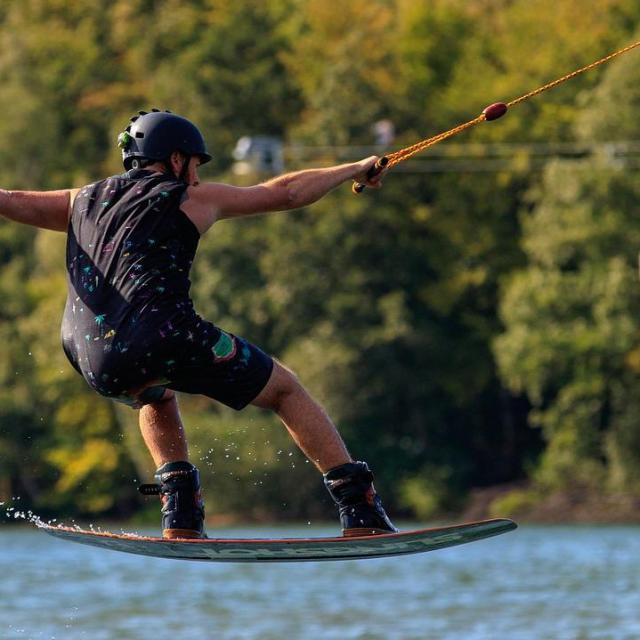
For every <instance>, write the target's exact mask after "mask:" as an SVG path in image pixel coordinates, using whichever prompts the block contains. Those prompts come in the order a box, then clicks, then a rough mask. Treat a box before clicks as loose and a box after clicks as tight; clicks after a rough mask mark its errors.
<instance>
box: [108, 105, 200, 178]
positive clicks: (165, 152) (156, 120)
mask: <svg viewBox="0 0 640 640" xmlns="http://www.w3.org/2000/svg"><path fill="white" fill-rule="evenodd" d="M118 146H119V147H120V148H121V149H122V162H123V163H124V168H125V169H127V171H128V170H129V169H131V168H132V166H133V165H134V160H135V159H140V161H141V162H140V163H139V166H144V164H146V163H145V162H144V160H147V161H149V160H153V161H159V160H166V159H167V158H169V156H170V155H171V154H172V153H173V152H174V151H181V152H182V153H184V154H185V155H187V156H200V158H201V162H202V164H204V163H205V162H209V160H211V155H210V154H209V152H208V151H207V145H206V144H205V141H204V138H203V137H202V134H201V133H200V131H199V129H198V127H196V125H195V124H193V122H190V121H189V120H187V119H186V118H182V117H181V116H177V115H176V114H174V113H171V112H170V111H160V110H158V109H152V111H151V113H147V112H146V111H140V115H137V116H134V117H133V118H131V124H130V125H129V126H128V127H127V128H126V129H125V130H124V131H123V132H122V133H121V134H120V135H119V136H118ZM136 164H138V163H136Z"/></svg>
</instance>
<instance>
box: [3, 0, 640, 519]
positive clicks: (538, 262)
mask: <svg viewBox="0 0 640 640" xmlns="http://www.w3.org/2000/svg"><path fill="white" fill-rule="evenodd" d="M639 20H640V6H639V5H638V3H637V2H632V1H630V0H601V1H600V2H599V3H598V4H597V7H596V6H595V5H594V6H593V7H589V8H585V6H584V3H583V2H581V0H533V1H525V0H516V1H511V0H428V1H426V2H420V3H418V2H413V1H412V0H345V1H344V2H342V3H340V9H339V10H336V7H335V5H334V4H333V3H328V2H326V1H325V0H271V1H270V2H268V3H263V2H254V1H253V0H233V1H231V0H189V1H188V2H183V1H180V2H178V1H177V0H109V1H108V2H107V1H106V0H95V1H93V2H79V3H69V2H65V1H63V0H3V2H2V4H1V5H0V104H1V105H2V113H3V117H2V119H0V158H1V160H2V161H1V162H0V185H2V186H3V187H4V188H7V189H55V188H67V187H73V186H81V185H83V184H85V183H87V182H90V181H92V180H95V179H99V178H101V177H104V176H105V175H111V174H114V173H119V172H120V171H121V168H120V159H119V153H118V151H117V149H116V146H115V139H116V136H117V134H118V132H119V131H121V130H122V129H123V128H124V126H125V125H126V123H127V122H128V119H129V117H130V116H131V115H132V114H133V113H135V112H136V111H137V110H139V109H148V108H150V107H154V106H155V107H160V108H163V109H164V108H167V109H171V110H172V111H174V112H177V113H180V114H182V115H185V116H187V117H189V118H191V119H193V120H194V121H195V122H196V123H197V124H198V125H199V126H200V127H201V129H202V130H203V132H204V133H205V136H206V138H207V140H208V143H209V148H210V149H211V150H212V151H213V153H214V156H215V159H214V162H212V163H211V164H210V165H207V173H206V174H205V175H204V178H205V179H209V180H221V181H230V182H234V183H236V184H246V183H248V182H250V181H260V180H262V179H265V178H267V177H269V176H268V175H261V174H259V173H255V172H254V173H250V174H249V175H246V172H245V175H242V176H238V175H236V174H235V173H234V172H233V157H232V152H233V149H234V146H235V144H236V142H237V140H238V139H239V138H241V137H242V136H261V135H268V136H275V137H277V138H280V139H281V140H282V141H283V143H284V159H285V168H286V170H295V169H300V168H304V167H309V166H318V165H326V164H330V163H335V162H342V161H347V160H357V159H360V158H361V157H364V156H367V155H371V154H372V153H378V154H381V153H383V152H384V151H385V150H386V147H385V146H383V145H382V144H381V143H380V140H379V139H378V141H377V142H376V136H375V134H374V131H373V129H372V127H373V125H374V123H376V122H380V121H384V120H388V121H391V122H392V123H393V127H394V129H395V132H396V137H395V139H394V140H392V141H389V140H387V142H390V144H391V146H390V150H393V149H395V148H398V147H400V146H403V145H405V144H409V143H412V142H415V141H416V140H417V139H420V138H423V137H426V136H428V135H433V134H435V133H438V132H440V131H442V130H444V129H447V128H450V127H452V126H455V125H457V124H459V123H460V122H464V121H466V120H469V119H470V118H472V117H474V116H475V115H477V114H478V113H479V112H480V111H481V110H482V109H483V108H484V107H485V106H486V105H487V104H489V103H491V102H495V101H497V100H503V101H508V100H510V99H512V98H514V97H517V96H519V95H521V94H523V93H526V92H527V91H529V90H531V89H534V88H535V87H537V86H539V85H541V84H544V83H546V82H548V81H550V80H552V79H555V78H556V77H559V76H560V75H563V74H565V73H567V72H569V71H572V70H574V69H576V68H578V67H581V66H583V65H585V64H588V63H589V62H592V61H594V60H595V59H597V58H599V57H601V56H603V55H605V54H606V53H608V52H610V51H613V50H614V49H616V48H620V47H622V46H624V45H626V44H627V43H629V42H631V41H633V40H634V39H637V38H638V32H637V24H638V21H639ZM638 55H640V54H638V53H637V52H632V53H629V54H627V55H626V56H624V57H622V58H620V59H618V60H616V61H615V62H613V63H611V64H609V65H605V66H604V67H601V68H599V69H598V70H596V71H593V72H590V73H588V74H584V75H582V76H580V77H578V78H576V79H574V80H572V81H571V82H569V83H567V84H564V85H562V86H561V87H559V88H557V89H555V90H553V91H551V92H548V93H545V94H543V95H542V96H539V97H537V98H535V99H533V100H531V101H528V102H526V103H524V104H522V105H519V106H518V107H517V108H514V109H513V111H512V112H510V113H509V114H508V115H507V116H506V117H505V118H504V119H502V120H500V122H499V123H495V124H494V123H492V124H489V125H483V126H481V127H477V128H475V129H474V130H473V131H471V132H468V133H465V134H464V135H462V136H460V137H459V138H456V139H455V140H454V141H452V142H450V143H446V144H443V145H439V146H438V147H435V148H434V149H433V150H431V151H428V152H427V153H425V154H424V155H423V156H418V157H417V158H416V159H415V160H412V161H410V162H407V163H406V164H404V165H401V166H400V167H398V171H396V172H394V173H392V174H390V175H389V176H388V178H387V180H386V183H385V186H384V188H383V189H382V190H381V191H378V192H375V193H366V194H365V195H363V196H361V197H358V198H356V197H353V196H352V195H351V192H350V190H349V188H348V187H347V186H345V187H343V188H341V189H338V190H336V191H334V192H332V193H331V194H330V195H329V196H327V197H326V198H325V199H323V200H322V201H320V202H319V203H317V204H315V205H313V206H312V207H309V208H308V209H305V210H301V211H296V212H291V213H287V214H273V215H270V216H263V217H256V218H250V219H244V220H238V221H230V222H222V223H220V224H219V225H217V226H216V227H215V228H214V229H213V230H212V231H211V232H210V233H209V234H207V235H206V236H205V237H203V238H202V241H201V245H200V250H199V255H198V258H197V261H196V266H195V268H194V273H193V294H194V298H195V301H196V308H197V309H198V310H199V311H200V312H201V313H202V314H203V315H205V316H206V317H208V318H209V319H211V320H213V321H214V322H216V323H217V324H219V325H221V326H223V327H224V328H226V329H228V330H230V331H233V332H236V333H239V334H240V335H243V336H245V337H247V338H249V339H250V340H251V341H253V342H255V343H257V344H259V345H261V346H262V347H263V348H264V349H266V350H268V351H270V352H271V353H273V354H274V355H276V356H278V357H279V358H281V359H282V360H284V362H285V363H287V364H288V365H289V366H291V367H292V368H293V369H294V370H295V371H296V372H297V373H298V375H299V376H300V378H301V379H302V381H303V382H304V383H305V384H306V385H307V386H308V387H309V388H310V389H311V390H312V392H313V393H314V394H315V395H316V396H317V397H318V398H319V399H320V400H321V401H322V402H323V403H325V404H326V406H327V408H328V409H329V411H330V413H331V414H332V416H333V417H334V419H335V420H336V422H337V423H338V425H339V426H340V429H341V431H342V433H343V434H344V436H345V439H346V440H347V442H348V445H349V447H350V449H351V450H352V452H353V454H354V456H355V457H357V458H361V459H366V460H368V461H369V463H370V465H371V467H372V468H373V469H374V471H375V473H376V478H377V480H376V482H377V485H378V487H379V489H381V492H382V494H383V496H384V498H385V501H386V503H387V504H388V506H389V510H390V511H391V512H392V513H394V514H400V515H402V516H405V517H416V518H423V519H424V518H431V517H434V516H438V515H443V514H451V513H452V512H455V511H457V512H460V511H464V510H465V509H466V511H467V514H470V513H473V514H474V515H487V514H497V513H500V514H502V515H518V514H525V515H526V514H529V515H532V516H535V515H536V514H537V516H538V517H541V518H544V517H552V518H556V519H557V518H564V519H571V518H573V517H574V516H575V514H576V513H577V512H580V509H583V511H582V513H583V514H587V515H586V516H585V517H588V518H589V519H617V518H632V517H633V513H634V507H635V506H637V501H638V500H640V418H639V416H640V385H639V383H638V374H639V373H640V333H639V331H638V317H639V313H640V290H639V287H638V278H637V257H636V256H637V247H638V246H639V245H640V219H639V217H638V216H637V215H636V214H637V211H638V207H637V197H638V195H640V194H639V193H638V192H639V191H640V185H639V183H638V169H640V154H639V152H640V144H639V142H638V140H640V124H639V120H638V117H637V113H638V106H640V89H639V88H638V87H640V71H639V69H640V65H638ZM64 244H65V237H64V234H55V233H53V232H47V231H39V230H35V229H32V228H28V227H21V226H19V225H16V224H13V223H9V222H7V221H5V220H0V293H1V294H2V301H3V304H2V306H1V307H0V501H2V500H4V501H7V500H11V499H12V498H13V497H15V496H20V498H21V505H22V506H23V507H29V508H33V509H34V510H36V511H37V512H38V513H40V514H42V515H45V516H46V515H53V514H55V515H57V516H63V517H68V516H82V517H87V516H91V517H102V518H106V517H131V516H133V515H136V514H140V513H143V512H144V510H145V509H150V510H153V511H154V513H155V511H156V510H157V506H156V505H155V504H154V505H152V506H146V507H145V503H144V501H143V500H142V499H141V498H139V497H138V496H137V493H136V484H137V482H140V481H147V480H148V479H149V477H150V476H151V474H152V473H153V467H152V462H151V459H150V458H149V457H148V454H147V453H146V451H145V450H144V446H143V445H142V443H141V440H140V437H139V435H138V433H137V417H136V413H135V412H133V411H131V410H130V409H128V408H126V407H119V406H116V405H114V404H112V403H110V402H108V401H106V400H104V399H102V398H100V397H98V396H96V395H93V394H92V392H90V390H89V389H88V388H87V387H86V385H85V383H84V381H83V380H82V379H81V378H80V377H79V376H78V375H77V374H76V373H75V372H74V371H73V369H72V368H71V366H70V365H69V364H68V363H67V362H66V360H65V357H64V355H63V353H62V350H61V348H60V346H59V320H60V316H61V313H62V309H63V305H64V296H65V273H64V260H63V255H64ZM180 401H181V408H182V413H183V417H184V419H185V422H186V425H187V430H188V433H189V436H190V442H191V449H192V454H193V461H194V462H195V463H196V464H198V465H199V466H200V468H201V471H202V475H203V481H204V484H205V488H206V496H207V505H208V512H209V514H210V515H213V516H216V517H217V518H218V520H219V521H223V520H224V519H225V518H227V519H229V518H238V519H242V520H248V519H255V520H265V519H271V520H275V519H295V518H305V519H311V518H327V517H330V516H331V515H332V513H333V508H332V506H331V505H330V504H329V501H328V499H327V498H326V497H325V495H324V490H323V488H322V486H321V482H320V478H319V476H318V474H317V472H316V471H315V470H314V469H313V468H312V465H310V464H309V463H308V462H307V461H305V460H304V458H303V457H302V456H301V455H300V454H299V453H298V452H297V450H295V447H294V445H293V443H292V442H291V441H289V440H288V437H287V436H286V433H285V432H284V429H283V428H282V427H281V426H280V425H279V423H278V421H277V420H275V419H274V418H273V417H271V416H270V415H268V414H267V413H264V412H261V411H258V410H255V409H247V410H245V411H243V412H242V413H235V412H233V411H230V410H227V409H225V408H223V407H220V406H218V405H216V404H215V403H213V402H212V401H209V400H207V399H205V398H198V397H189V396H181V398H180ZM636 511H637V509H636ZM154 517H155V516H154Z"/></svg>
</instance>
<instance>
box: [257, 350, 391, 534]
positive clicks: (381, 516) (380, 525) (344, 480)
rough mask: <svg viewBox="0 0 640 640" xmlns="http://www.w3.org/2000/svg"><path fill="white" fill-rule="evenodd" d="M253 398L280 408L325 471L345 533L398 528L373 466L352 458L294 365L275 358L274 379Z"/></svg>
mask: <svg viewBox="0 0 640 640" xmlns="http://www.w3.org/2000/svg"><path fill="white" fill-rule="evenodd" d="M253 404H255V405H256V406H258V407H262V408H265V409H271V410H273V411H275V412H276V413H277V414H278V415H279V416H280V418H281V419H282V421H283V422H284V424H285V426H286V427H287V429H288V430H289V433H290V434H291V436H292V437H293V439H294V441H295V442H296V444H297V445H298V446H299V447H300V449H301V450H302V452H303V453H304V454H305V455H306V456H307V458H309V460H312V461H313V462H314V463H315V465H316V466H317V467H318V469H319V470H320V471H321V472H322V473H323V474H324V482H325V486H326V487H327V489H328V490H329V493H330V494H331V497H332V498H333V499H334V500H335V502H336V504H337V506H338V511H339V514H340V522H341V524H342V532H343V535H345V536H358V535H371V534H376V533H390V532H394V531H397V529H396V528H395V527H394V526H393V524H392V523H391V521H390V520H389V518H388V517H387V514H386V513H385V511H384V508H383V506H382V502H381V501H380V498H379V496H378V495H377V494H376V492H375V489H374V487H373V483H372V481H373V474H372V473H371V471H370V470H369V467H368V466H367V465H366V463H364V462H353V460H352V459H351V456H350V455H349V452H348V451H347V447H346V446H345V444H344V442H343V440H342V438H341V437H340V434H339V433H338V430H337V429H336V427H335V425H334V424H333V422H331V419H330V418H329V416H328V415H327V413H326V412H325V411H324V409H323V408H322V407H321V406H320V405H319V404H318V403H317V402H316V401H315V400H314V399H313V398H312V397H311V396H310V395H309V393H308V392H307V391H306V390H305V389H304V387H303V386H302V385H301V384H300V382H298V379H297V378H296V377H295V375H294V374H293V373H292V372H291V371H289V370H288V369H286V368H285V367H283V366H282V365H281V364H279V363H278V362H275V363H274V368H273V372H272V374H271V377H270V378H269V382H267V385H266V387H265V388H264V389H263V390H262V392H261V393H260V394H259V395H258V397H257V398H256V399H255V400H254V401H253Z"/></svg>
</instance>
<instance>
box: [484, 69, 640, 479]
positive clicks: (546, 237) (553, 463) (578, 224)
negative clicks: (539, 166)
mask: <svg viewBox="0 0 640 640" xmlns="http://www.w3.org/2000/svg"><path fill="white" fill-rule="evenodd" d="M636 66H637V65H636V63H635V60H633V58H632V57H628V58H626V59H623V60H620V61H619V62H617V63H616V64H615V65H612V66H611V67H610V68H609V69H608V72H607V75H606V76H605V78H604V81H603V83H602V84H601V85H600V86H599V87H598V88H597V90H596V91H594V93H593V95H592V97H591V99H590V101H589V105H588V106H587V107H586V108H585V110H584V111H583V113H582V114H581V116H580V118H579V120H578V125H577V130H578V132H579V134H580V135H581V136H582V137H583V139H586V140H591V139H598V138H599V139H605V140H611V138H610V137H609V136H615V139H618V140H629V139H630V140H633V139H635V138H636V137H637V135H638V128H637V124H636V121H635V118H634V117H633V115H632V114H633V113H634V112H635V111H636V109H637V106H638V96H639V94H638V91H637V86H636V84H637V79H638V73H637V70H636ZM634 80H635V82H634ZM607 116H609V117H607ZM600 125H602V127H601V126H600ZM639 195H640V194H639V192H638V185H637V181H636V180H635V176H634V173H633V172H629V171H628V170H625V167H624V164H623V165H622V166H621V165H620V163H616V161H615V158H613V157H608V156H607V155H605V156H603V157H600V158H598V157H595V158H591V159H589V160H588V161H587V163H585V162H580V161H557V162H552V163H550V164H549V166H548V167H547V168H546V170H545V173H544V180H543V184H542V187H541V189H540V190H539V191H538V192H537V193H536V194H535V198H534V199H535V203H536V204H535V208H534V209H533V211H532V212H531V214H529V215H526V216H525V223H524V239H523V246H524V249H525V251H526V253H527V255H528V259H529V266H528V267H527V269H525V270H523V271H521V272H519V273H517V274H515V275H514V276H513V278H512V279H511V281H510V283H509V285H508V286H507V288H506V289H505V295H504V298H503V300H502V304H501V315H502V318H503V320H504V323H505V326H506V331H505V333H504V335H502V336H501V337H500V338H499V339H498V340H497V341H496V354H497V357H498V361H499V363H500V367H501V372H502V375H503V377H504V379H505V381H506V382H507V383H508V384H509V385H510V386H511V387H512V388H514V389H516V390H521V391H525V392H526V393H527V394H528V396H529V397H530V399H531V400H532V402H533V404H534V407H535V411H534V412H532V414H531V423H532V425H533V426H538V427H542V429H543V432H544V435H545V439H546V441H547V443H548V444H547V449H546V451H545V453H544V455H543V457H542V460H541V464H540V467H539V468H538V470H537V472H536V479H537V480H539V481H540V482H541V483H542V484H543V486H546V487H552V488H558V487H566V486H571V485H572V484H578V485H586V486H588V487H591V488H595V489H599V488H601V487H602V486H603V485H605V486H607V487H608V488H610V489H617V490H628V491H637V490H638V488H639V486H640V485H639V484H638V480H639V479H640V477H639V476H638V471H637V469H638V461H639V458H638V456H639V453H638V452H639V451H640V428H639V426H638V421H637V402H638V401H637V397H638V382H637V372H638V360H637V354H638V353H640V351H639V347H640V345H639V337H640V334H639V333H638V328H637V321H636V318H637V316H638V312H639V311H640V307H639V305H640V293H639V291H638V285H637V273H636V266H637V258H636V250H635V249H634V247H636V246H637V245H638V241H639V240H640V236H639V234H640V226H639V225H638V220H637V215H636V209H637V201H638V196H639Z"/></svg>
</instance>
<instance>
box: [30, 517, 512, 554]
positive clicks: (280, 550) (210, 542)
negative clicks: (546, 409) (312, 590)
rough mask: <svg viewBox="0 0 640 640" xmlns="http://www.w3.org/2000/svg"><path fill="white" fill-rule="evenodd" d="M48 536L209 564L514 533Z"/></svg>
mask: <svg viewBox="0 0 640 640" xmlns="http://www.w3.org/2000/svg"><path fill="white" fill-rule="evenodd" d="M38 527H39V528H41V529H42V530H43V531H45V532H46V533H48V534H49V535H52V536H55V537H56V538H61V539H63V540H68V541H70V542H79V543H81V544H87V545H91V546H93V547H101V548H103V549H111V550H113V551H124V552H126V553H135V554H138V555H145V556H155V557H158V558H173V559H176V560H202V561H207V562H300V561H321V560H357V559H364V558H384V557H389V556H402V555H407V554H411V553H423V552H425V551H435V550H436V549H444V548H446V547H453V546H455V545H460V544H466V543H468V542H475V541H476V540H482V539H484V538H490V537H492V536H497V535H500V534H502V533H507V532H508V531H512V530H513V529H515V528H516V527H517V525H516V523H515V522H513V521H512V520H507V519H502V518H500V519H494V520H483V521H480V522H469V523H466V524H458V525H453V526H448V527H437V528H431V529H417V530H414V531H404V532H400V533H389V534H382V535H375V536H359V537H353V538H345V537H339V538H319V537H318V538H239V539H234V538H205V539H198V540H186V539H183V540H166V539H164V538H154V537H148V536H140V535H136V534H132V533H111V532H107V531H94V530H92V531H86V530H83V529H80V528H75V527H66V526H62V525H58V526H55V525H50V524H45V523H39V524H38Z"/></svg>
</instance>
